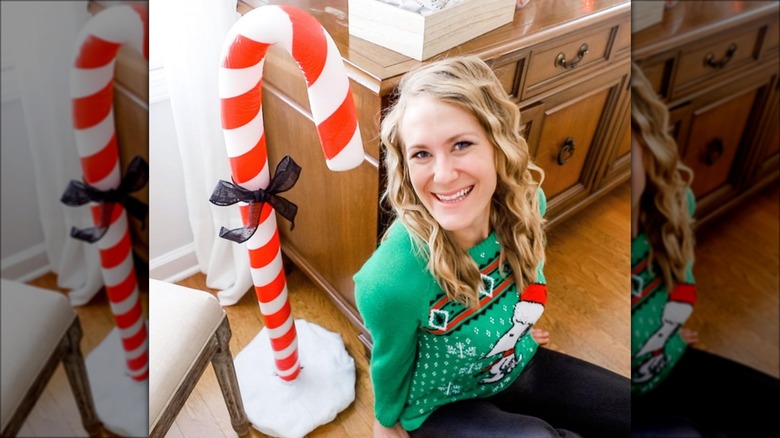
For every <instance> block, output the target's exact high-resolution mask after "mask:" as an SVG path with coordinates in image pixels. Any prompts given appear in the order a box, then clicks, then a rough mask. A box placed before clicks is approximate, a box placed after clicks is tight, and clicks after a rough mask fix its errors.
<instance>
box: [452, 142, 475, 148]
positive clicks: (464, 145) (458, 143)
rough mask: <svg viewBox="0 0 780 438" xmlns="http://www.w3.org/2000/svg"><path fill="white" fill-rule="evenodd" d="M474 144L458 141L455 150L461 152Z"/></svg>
mask: <svg viewBox="0 0 780 438" xmlns="http://www.w3.org/2000/svg"><path fill="white" fill-rule="evenodd" d="M473 144H474V143H472V142H470V141H459V142H457V143H455V150H463V149H466V148H468V147H469V146H471V145H473Z"/></svg>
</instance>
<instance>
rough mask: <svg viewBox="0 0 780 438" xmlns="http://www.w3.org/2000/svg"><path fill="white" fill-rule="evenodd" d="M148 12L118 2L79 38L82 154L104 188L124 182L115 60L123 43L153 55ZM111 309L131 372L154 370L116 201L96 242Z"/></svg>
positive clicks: (76, 102) (89, 175)
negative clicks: (115, 108)
mask: <svg viewBox="0 0 780 438" xmlns="http://www.w3.org/2000/svg"><path fill="white" fill-rule="evenodd" d="M148 23H149V20H148V13H147V10H146V8H145V7H143V6H137V5H133V6H126V5H121V6H115V7H111V8H107V9H104V10H103V11H101V12H99V13H98V14H96V15H95V16H93V17H92V18H91V19H90V20H89V21H88V22H87V23H86V24H85V25H84V27H83V28H82V30H81V33H80V34H79V36H78V38H77V40H76V53H75V56H74V58H75V59H74V63H73V67H72V70H71V75H70V96H71V99H72V105H73V129H74V131H75V134H76V145H77V147H78V151H79V156H80V157H81V167H82V170H83V172H84V182H85V183H86V184H88V185H90V186H92V187H93V188H95V189H98V190H100V191H102V192H108V191H110V190H113V189H117V188H118V187H119V186H120V181H121V168H120V165H119V148H118V146H117V138H116V131H115V129H114V111H113V99H114V93H113V90H114V87H113V85H114V84H113V76H114V64H115V61H116V55H117V52H118V51H119V49H120V47H121V46H122V45H125V44H127V45H130V46H131V47H133V48H135V49H137V50H138V51H139V52H141V53H143V55H144V57H146V58H147V59H148V58H149V55H148V50H147V47H148V42H147V41H148V35H149V31H148V30H149V24H148ZM90 208H91V211H92V217H93V220H94V222H95V224H96V225H97V224H99V223H100V222H101V217H100V216H101V205H99V204H96V203H93V204H92V205H91V206H90ZM96 244H97V246H98V249H99V251H100V266H101V273H102V276H103V282H104V283H105V286H106V291H107V293H108V299H109V301H110V305H111V312H112V313H113V314H114V321H115V323H116V326H117V328H118V329H119V333H120V338H121V339H122V346H123V348H124V351H125V360H126V364H127V368H128V370H129V373H130V377H131V378H132V379H134V380H137V381H142V380H145V379H146V378H147V377H148V375H149V358H148V340H147V331H146V322H145V320H144V318H143V312H142V307H141V301H140V299H139V298H140V297H139V293H138V280H137V278H136V275H135V267H134V266H133V257H132V245H131V241H130V232H129V229H128V222H127V214H126V213H125V209H124V208H123V206H122V205H121V204H120V203H115V204H114V207H113V210H112V214H111V222H110V226H109V228H108V231H107V232H106V233H105V235H103V236H102V238H100V240H98V241H97V242H96Z"/></svg>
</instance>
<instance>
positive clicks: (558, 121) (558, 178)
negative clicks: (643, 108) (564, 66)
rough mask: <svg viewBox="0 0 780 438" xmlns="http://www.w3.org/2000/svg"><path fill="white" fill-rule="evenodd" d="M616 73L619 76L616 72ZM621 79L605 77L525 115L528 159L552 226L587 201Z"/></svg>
mask: <svg viewBox="0 0 780 438" xmlns="http://www.w3.org/2000/svg"><path fill="white" fill-rule="evenodd" d="M616 72H617V70H616ZM621 83H622V80H621V76H619V75H609V74H605V75H602V76H600V77H598V78H594V79H593V80H591V81H588V82H585V83H581V84H579V85H578V86H573V87H571V88H569V89H566V90H564V91H561V92H559V93H556V94H555V95H553V96H550V97H549V98H548V99H546V100H543V101H542V106H541V108H538V109H537V108H533V109H532V110H529V109H524V110H521V111H523V114H524V119H525V120H526V124H527V125H530V126H527V127H526V132H527V138H528V142H529V149H530V152H531V156H532V157H533V159H534V160H535V162H536V164H537V165H539V166H540V167H541V168H542V169H544V172H545V178H544V182H543V184H542V187H543V188H544V192H545V194H546V195H547V198H548V199H549V204H548V215H549V217H550V219H551V221H552V220H556V221H557V220H561V219H562V217H560V216H558V215H559V213H560V212H562V211H563V210H567V209H568V208H567V207H571V206H572V205H574V204H576V203H578V202H581V201H583V200H585V198H587V196H588V194H589V192H590V191H591V189H592V188H593V187H594V183H595V180H596V178H597V176H598V170H599V168H601V167H602V165H603V164H604V160H605V159H606V153H605V151H608V150H610V148H609V147H608V145H607V144H605V143H607V142H609V139H610V137H613V136H611V135H610V132H609V129H610V127H611V126H614V123H612V122H613V116H614V112H615V108H616V104H617V100H618V96H619V94H620V85H621Z"/></svg>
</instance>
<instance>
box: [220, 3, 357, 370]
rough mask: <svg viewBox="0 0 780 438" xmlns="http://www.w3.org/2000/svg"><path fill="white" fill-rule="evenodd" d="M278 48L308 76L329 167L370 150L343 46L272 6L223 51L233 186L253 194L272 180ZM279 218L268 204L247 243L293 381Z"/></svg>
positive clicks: (294, 359) (244, 209) (344, 165)
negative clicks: (272, 74) (268, 106)
mask: <svg viewBox="0 0 780 438" xmlns="http://www.w3.org/2000/svg"><path fill="white" fill-rule="evenodd" d="M273 44H278V45H280V46H281V47H284V48H285V49H286V50H287V51H288V52H289V53H290V54H291V55H292V56H293V58H294V59H295V60H296V61H297V62H298V65H299V67H300V68H301V70H302V71H303V74H304V76H305V78H306V83H307V84H308V93H309V102H310V104H311V112H312V118H313V119H314V123H315V124H316V125H317V131H318V132H319V136H320V141H321V143H322V151H323V153H324V155H325V158H326V164H327V166H328V167H329V168H330V169H331V170H348V169H352V168H354V167H357V166H358V165H360V163H361V162H362V161H363V144H362V141H361V139H360V130H359V128H358V122H357V113H356V111H355V105H354V102H353V100H352V94H351V92H350V89H349V79H348V78H347V74H346V71H345V69H344V64H343V61H342V59H341V55H340V54H339V51H338V49H337V48H336V45H335V43H334V42H333V40H332V39H331V37H330V35H328V33H327V32H326V31H325V29H324V28H323V27H322V26H321V25H320V24H319V22H317V20H316V19H314V18H313V17H311V16H310V15H308V14H306V13H305V12H302V11H300V10H298V9H295V8H292V7H288V6H264V7H260V8H256V9H254V10H252V11H251V12H249V13H247V14H245V15H244V16H243V17H242V18H241V19H240V20H238V22H236V24H235V25H234V26H233V27H232V28H231V30H230V32H229V33H228V35H227V36H226V39H225V43H224V46H223V48H222V65H221V68H220V70H219V96H220V99H221V102H222V129H223V132H224V135H225V143H226V146H227V152H228V157H229V159H230V168H231V172H232V177H233V181H234V182H235V183H236V184H238V185H239V186H241V187H243V188H244V189H247V190H252V191H256V190H258V189H266V188H267V187H268V185H269V182H270V172H269V169H268V159H267V150H266V138H265V132H264V129H263V114H262V109H261V104H262V100H261V90H262V83H263V82H262V77H263V62H264V58H265V54H266V51H267V50H268V47H270V46H271V45H273ZM239 208H240V210H241V215H242V217H243V219H244V223H245V224H247V223H248V216H249V212H248V211H249V207H248V205H247V204H244V203H242V204H240V206H239ZM272 212H273V209H272V208H271V206H270V205H269V204H267V203H266V204H264V205H263V209H262V213H261V215H260V224H259V226H258V228H257V231H256V232H255V233H254V235H252V237H251V238H250V239H249V240H248V241H247V242H246V244H247V248H248V249H249V258H250V265H251V272H252V281H253V283H254V285H255V292H256V294H257V298H258V301H259V304H260V311H261V313H262V315H263V320H264V323H265V326H266V328H267V329H268V333H269V337H270V339H271V345H272V350H273V351H274V360H275V363H276V368H277V372H278V375H279V377H281V378H282V379H284V380H288V381H291V380H294V379H295V378H296V377H297V376H298V373H299V372H300V365H299V361H298V350H297V335H296V331H295V325H294V323H293V317H292V314H291V312H290V303H289V300H288V297H287V283H286V279H285V275H284V270H283V269H282V256H281V251H280V249H281V248H280V243H279V233H278V231H277V227H276V217H275V215H274V214H272Z"/></svg>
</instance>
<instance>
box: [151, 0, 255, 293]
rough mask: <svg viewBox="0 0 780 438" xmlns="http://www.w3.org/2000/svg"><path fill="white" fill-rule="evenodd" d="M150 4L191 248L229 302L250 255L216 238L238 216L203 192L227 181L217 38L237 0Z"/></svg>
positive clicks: (241, 286) (247, 280)
mask: <svg viewBox="0 0 780 438" xmlns="http://www.w3.org/2000/svg"><path fill="white" fill-rule="evenodd" d="M152 8H153V9H152V10H151V11H150V16H151V19H152V20H154V19H157V17H160V19H163V20H165V21H166V23H163V26H155V24H154V23H152V27H153V28H155V29H157V28H159V29H164V32H165V34H164V35H155V34H152V44H157V43H160V44H163V45H164V50H163V58H164V59H163V64H164V66H165V73H166V76H167V80H168V90H169V93H170V99H171V107H172V109H173V117H174V122H175V125H176V135H177V140H178V144H179V151H180V153H181V160H182V166H183V168H184V190H185V196H186V198H187V209H188V215H189V220H190V224H191V226H192V234H193V236H194V240H195V253H196V256H197V259H198V264H199V266H200V270H201V271H202V272H203V273H205V274H206V285H207V286H208V287H210V288H212V289H219V290H220V292H219V293H218V297H219V299H220V302H221V303H222V305H226V306H227V305H232V304H235V303H236V302H238V300H239V299H241V297H242V296H243V295H244V294H245V293H246V292H247V291H248V290H249V289H250V288H251V286H252V279H251V276H250V271H249V256H248V253H247V250H246V247H245V246H244V245H239V244H236V243H233V242H231V241H228V240H225V239H222V238H220V237H219V229H220V227H221V226H224V227H227V228H230V229H232V228H237V227H240V226H242V223H241V218H240V215H239V212H238V207H237V206H232V207H218V206H215V205H212V204H211V203H210V202H209V201H208V199H209V196H210V195H211V192H212V191H213V190H214V187H215V186H216V184H217V181H219V180H220V179H223V180H227V181H230V165H229V163H228V158H227V151H226V148H225V142H224V137H223V134H222V124H221V118H220V101H219V94H218V89H217V74H218V71H219V65H220V52H221V49H222V42H223V39H224V37H225V35H226V34H227V32H228V30H229V29H230V27H231V26H232V25H233V24H234V23H235V22H236V20H237V19H238V17H239V15H238V13H237V12H236V0H219V1H215V0H190V1H188V2H186V4H184V5H181V4H179V3H177V2H156V3H154V2H153V3H152ZM155 8H173V9H161V10H158V9H155ZM155 165H156V164H155ZM169 226H173V225H169Z"/></svg>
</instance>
